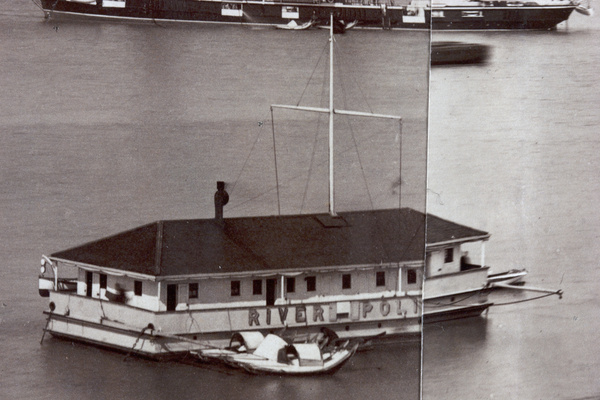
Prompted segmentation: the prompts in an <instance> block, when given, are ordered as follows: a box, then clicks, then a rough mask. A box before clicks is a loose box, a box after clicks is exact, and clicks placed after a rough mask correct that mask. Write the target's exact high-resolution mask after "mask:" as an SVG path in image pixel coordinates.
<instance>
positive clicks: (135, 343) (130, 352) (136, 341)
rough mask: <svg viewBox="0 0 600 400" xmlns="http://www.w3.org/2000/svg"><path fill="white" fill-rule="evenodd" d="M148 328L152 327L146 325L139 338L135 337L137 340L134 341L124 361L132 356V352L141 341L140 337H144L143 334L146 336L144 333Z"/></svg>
mask: <svg viewBox="0 0 600 400" xmlns="http://www.w3.org/2000/svg"><path fill="white" fill-rule="evenodd" d="M146 329H152V328H150V327H148V326H146V327H144V329H142V331H141V332H140V334H139V335H138V337H137V339H135V342H134V343H133V347H132V348H131V350H129V353H127V355H126V356H125V358H124V359H123V361H126V360H127V359H128V358H129V357H130V356H131V354H132V353H133V350H134V349H135V346H137V344H138V342H139V341H140V339H141V338H142V336H144V334H145V333H146Z"/></svg>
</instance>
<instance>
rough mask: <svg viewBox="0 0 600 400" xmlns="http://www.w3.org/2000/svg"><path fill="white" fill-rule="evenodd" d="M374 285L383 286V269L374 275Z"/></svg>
mask: <svg viewBox="0 0 600 400" xmlns="http://www.w3.org/2000/svg"><path fill="white" fill-rule="evenodd" d="M375 285H376V286H385V271H379V272H377V274H376V275H375Z"/></svg>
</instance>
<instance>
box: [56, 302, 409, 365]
mask: <svg viewBox="0 0 600 400" xmlns="http://www.w3.org/2000/svg"><path fill="white" fill-rule="evenodd" d="M415 296H418V295H416V294H415ZM343 303H348V302H343ZM349 303H350V313H349V315H347V316H342V317H339V318H338V316H337V315H335V309H336V305H337V303H336V302H319V303H310V304H306V303H304V304H296V305H285V306H283V305H282V306H273V307H238V308H221V309H211V310H191V311H172V312H152V311H148V310H143V309H140V308H136V307H131V306H128V305H125V304H119V303H115V302H108V301H105V300H102V301H101V300H99V299H97V298H89V297H85V296H78V295H72V294H66V293H60V292H50V306H49V307H50V309H49V310H47V311H45V312H44V314H46V316H47V318H48V322H47V325H46V328H45V331H46V332H48V333H50V334H52V335H53V336H56V337H59V338H64V339H69V340H75V341H80V342H85V343H88V344H92V345H96V346H100V347H104V348H109V349H112V350H117V351H122V352H127V353H131V354H136V355H138V356H144V357H148V358H153V359H166V358H173V357H177V356H179V355H183V354H186V353H188V352H190V351H197V350H201V349H204V348H206V346H207V345H208V346H216V347H223V346H226V345H227V344H228V343H229V340H230V339H231V335H232V333H234V332H240V331H261V332H263V333H269V332H278V333H279V332H283V335H284V336H285V337H286V338H290V339H295V340H296V341H305V340H307V339H309V338H316V336H317V335H318V334H319V332H320V329H321V328H322V327H327V328H329V329H331V330H332V331H334V332H335V333H336V334H337V335H338V336H339V337H340V338H367V337H373V336H377V335H382V334H384V336H385V337H386V338H388V337H397V336H406V335H415V334H417V335H418V334H420V332H421V327H420V315H421V314H420V311H421V310H420V307H419V305H418V302H415V301H413V300H412V296H411V297H410V298H409V297H408V296H401V297H399V296H391V297H387V298H382V297H379V298H369V299H366V298H363V299H361V300H356V301H350V302H349ZM284 315H285V318H284ZM283 319H285V321H284V322H283V323H282V320H283ZM256 322H258V323H259V325H257V324H256Z"/></svg>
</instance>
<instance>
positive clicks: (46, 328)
mask: <svg viewBox="0 0 600 400" xmlns="http://www.w3.org/2000/svg"><path fill="white" fill-rule="evenodd" d="M48 325H50V315H48V319H47V320H46V326H45V327H44V333H42V340H40V344H42V343H43V342H44V336H46V331H47V330H48Z"/></svg>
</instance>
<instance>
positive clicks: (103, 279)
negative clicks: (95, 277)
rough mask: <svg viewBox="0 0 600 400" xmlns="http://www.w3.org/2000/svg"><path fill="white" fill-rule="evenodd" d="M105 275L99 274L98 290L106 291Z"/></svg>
mask: <svg viewBox="0 0 600 400" xmlns="http://www.w3.org/2000/svg"><path fill="white" fill-rule="evenodd" d="M106 279H107V277H106V274H100V289H106Z"/></svg>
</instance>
